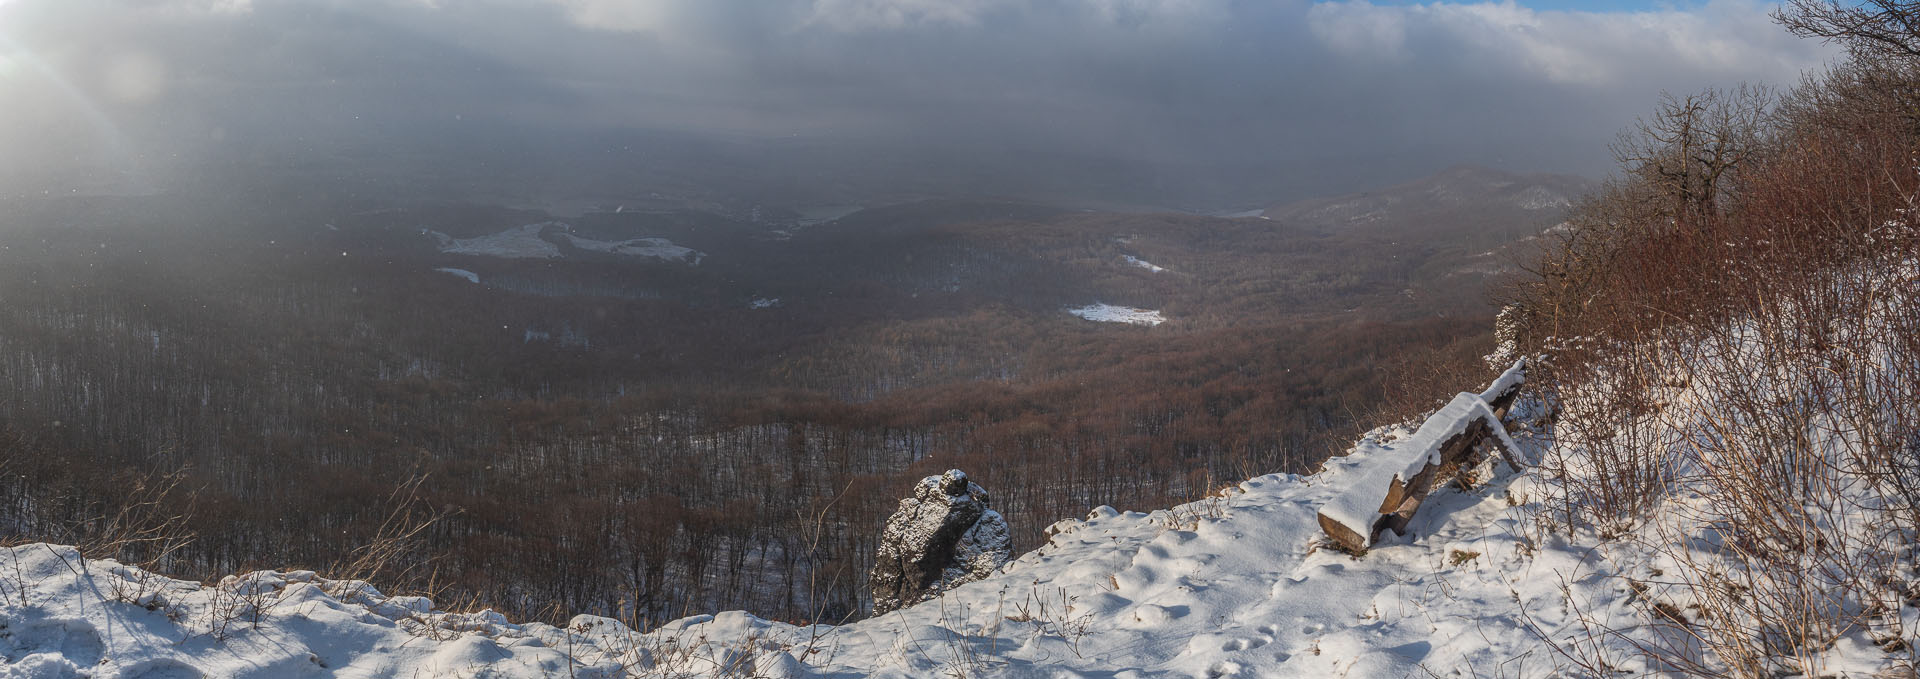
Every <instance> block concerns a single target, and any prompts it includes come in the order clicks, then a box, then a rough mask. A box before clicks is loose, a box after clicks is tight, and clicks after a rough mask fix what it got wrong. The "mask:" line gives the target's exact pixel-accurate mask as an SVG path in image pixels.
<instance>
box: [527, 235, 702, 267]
mask: <svg viewBox="0 0 1920 679" xmlns="http://www.w3.org/2000/svg"><path fill="white" fill-rule="evenodd" d="M561 236H563V237H565V238H566V239H567V243H568V244H570V245H572V246H573V247H576V248H579V249H581V250H590V251H593V252H605V253H607V254H613V255H625V256H628V257H652V258H654V259H664V260H669V261H678V262H686V263H688V264H693V265H696V266H697V265H699V264H700V260H702V259H705V258H706V256H707V254H706V253H704V252H701V251H699V250H695V249H693V248H689V247H682V246H679V245H675V244H674V243H673V241H670V240H667V239H665V238H634V239H630V240H623V241H603V240H593V239H590V238H581V237H579V236H575V235H573V234H571V233H563V234H561Z"/></svg>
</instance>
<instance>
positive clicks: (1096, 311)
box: [1067, 303, 1167, 325]
mask: <svg viewBox="0 0 1920 679" xmlns="http://www.w3.org/2000/svg"><path fill="white" fill-rule="evenodd" d="M1067 313H1070V314H1073V315H1075V316H1079V317H1081V318H1084V319H1087V320H1089V321H1097V322H1100V323H1129V324H1133V325H1159V324H1161V323H1165V322H1167V317H1166V316H1162V315H1161V314H1160V312H1159V311H1157V310H1153V309H1135V308H1133V307H1126V306H1116V305H1112V304H1098V303H1096V304H1088V305H1086V306H1083V307H1078V308H1073V309H1068V310H1067Z"/></svg>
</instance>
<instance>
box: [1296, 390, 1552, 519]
mask: <svg viewBox="0 0 1920 679" xmlns="http://www.w3.org/2000/svg"><path fill="white" fill-rule="evenodd" d="M1525 381H1526V361H1525V360H1521V361H1515V362H1514V364H1513V367H1511V368H1508V369H1507V371H1506V372H1505V373H1502V374H1501V375H1500V378H1499V379H1497V380H1494V382H1493V385H1492V386H1490V387H1488V388H1487V390H1486V391H1483V392H1480V393H1478V394H1474V393H1464V392H1463V393H1461V394H1460V395H1458V396H1455V397H1453V400H1452V401H1451V402H1449V403H1447V405H1446V406H1445V407H1443V408H1441V409H1440V410H1439V411H1437V412H1435V413H1434V414H1433V415H1432V416H1431V417H1428V418H1427V421H1426V422H1425V423H1422V424H1421V425H1420V429H1419V430H1418V431H1416V432H1414V434H1413V436H1411V437H1408V438H1405V439H1400V440H1397V441H1391V442H1384V443H1377V442H1374V441H1363V442H1361V443H1360V445H1358V446H1356V447H1355V448H1354V451H1353V452H1352V453H1350V454H1348V456H1347V458H1346V460H1345V462H1346V463H1347V465H1348V473H1347V474H1345V475H1344V476H1343V477H1341V481H1342V482H1343V483H1344V484H1345V485H1346V487H1345V488H1344V489H1342V490H1341V492H1340V493H1338V494H1337V495H1335V496H1334V498H1333V499H1332V500H1329V501H1328V502H1327V503H1326V504H1325V505H1323V506H1321V507H1320V529H1321V530H1323V531H1326V533H1327V536H1328V537H1331V538H1333V539H1334V541H1335V542H1338V543H1339V544H1340V546H1342V547H1344V548H1346V549H1347V550H1348V551H1351V552H1354V553H1356V554H1358V553H1361V552H1365V551H1366V550H1367V547H1369V546H1371V545H1372V544H1373V541H1374V540H1375V539H1378V538H1379V537H1380V532H1381V531H1383V530H1386V529H1388V528H1391V529H1393V532H1394V533H1395V534H1399V533H1403V532H1405V529H1406V526H1407V523H1408V522H1409V521H1412V520H1413V514H1414V512H1415V511H1417V510H1419V508H1420V503H1421V501H1423V500H1425V499H1426V497H1427V494H1428V493H1430V492H1432V491H1433V489H1434V488H1437V487H1439V486H1441V485H1442V484H1445V483H1446V482H1447V481H1450V480H1453V479H1456V478H1460V479H1461V480H1462V481H1463V482H1465V481H1467V479H1465V478H1463V477H1462V472H1465V471H1468V470H1472V469H1474V468H1475V467H1477V466H1479V464H1480V463H1481V462H1482V461H1484V459H1485V456H1486V449H1487V448H1488V447H1489V446H1491V447H1492V448H1495V449H1497V450H1499V452H1500V456H1501V458H1502V461H1504V462H1505V463H1506V464H1507V466H1508V467H1509V468H1512V469H1518V468H1519V464H1518V462H1517V461H1516V460H1515V459H1514V456H1513V455H1514V450H1515V448H1514V444H1513V439H1511V438H1509V437H1508V436H1507V428H1506V424H1505V423H1504V422H1503V419H1502V418H1504V417H1506V415H1507V411H1508V410H1509V409H1511V408H1512V407H1513V402H1514V400H1515V399H1517V398H1518V397H1519V395H1520V385H1521V384H1522V383H1523V382H1525Z"/></svg>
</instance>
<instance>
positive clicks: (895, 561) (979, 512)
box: [868, 469, 1013, 616]
mask: <svg viewBox="0 0 1920 679" xmlns="http://www.w3.org/2000/svg"><path fill="white" fill-rule="evenodd" d="M987 504H988V498H987V491H986V489H984V488H981V487H980V486H979V485H978V484H975V483H973V482H971V481H968V480H967V474H966V473H965V472H962V471H960V470H958V469H950V470H947V472H946V473H945V474H941V475H939V476H929V477H926V478H924V479H920V483H919V484H917V485H915V486H914V488H913V497H909V498H906V499H904V500H901V501H900V508H899V509H896V510H894V512H893V516H891V517H888V518H887V527H886V529H885V532H884V533H882V534H881V536H880V550H879V553H878V554H877V555H876V556H875V558H874V565H873V572H872V573H871V574H870V575H869V577H868V580H869V582H871V584H872V586H873V614H874V615H876V616H878V615H884V614H886V613H888V612H890V611H893V610H895V609H898V608H902V607H906V606H912V605H914V604H917V603H920V602H922V601H926V600H929V599H932V598H934V597H937V596H939V595H940V593H941V592H945V591H947V590H949V589H952V588H954V587H956V586H959V585H961V584H963V583H968V582H973V581H975V580H979V579H981V578H984V577H986V576H988V575H990V574H992V573H993V572H994V571H996V570H999V568H1000V567H1001V566H1003V565H1006V563H1007V561H1008V560H1010V559H1011V558H1013V543H1012V537H1011V534H1010V532H1009V531H1008V530H1007V520H1006V518H1005V517H1002V516H1000V513H999V512H996V511H994V510H992V509H990V508H988V506H987Z"/></svg>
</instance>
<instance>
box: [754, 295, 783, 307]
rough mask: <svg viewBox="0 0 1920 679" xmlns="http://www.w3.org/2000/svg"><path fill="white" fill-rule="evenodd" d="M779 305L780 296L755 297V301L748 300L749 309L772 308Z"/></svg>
mask: <svg viewBox="0 0 1920 679" xmlns="http://www.w3.org/2000/svg"><path fill="white" fill-rule="evenodd" d="M777 306H780V298H778V297H755V298H753V301H750V302H747V308H748V309H772V308H774V307H777Z"/></svg>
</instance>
